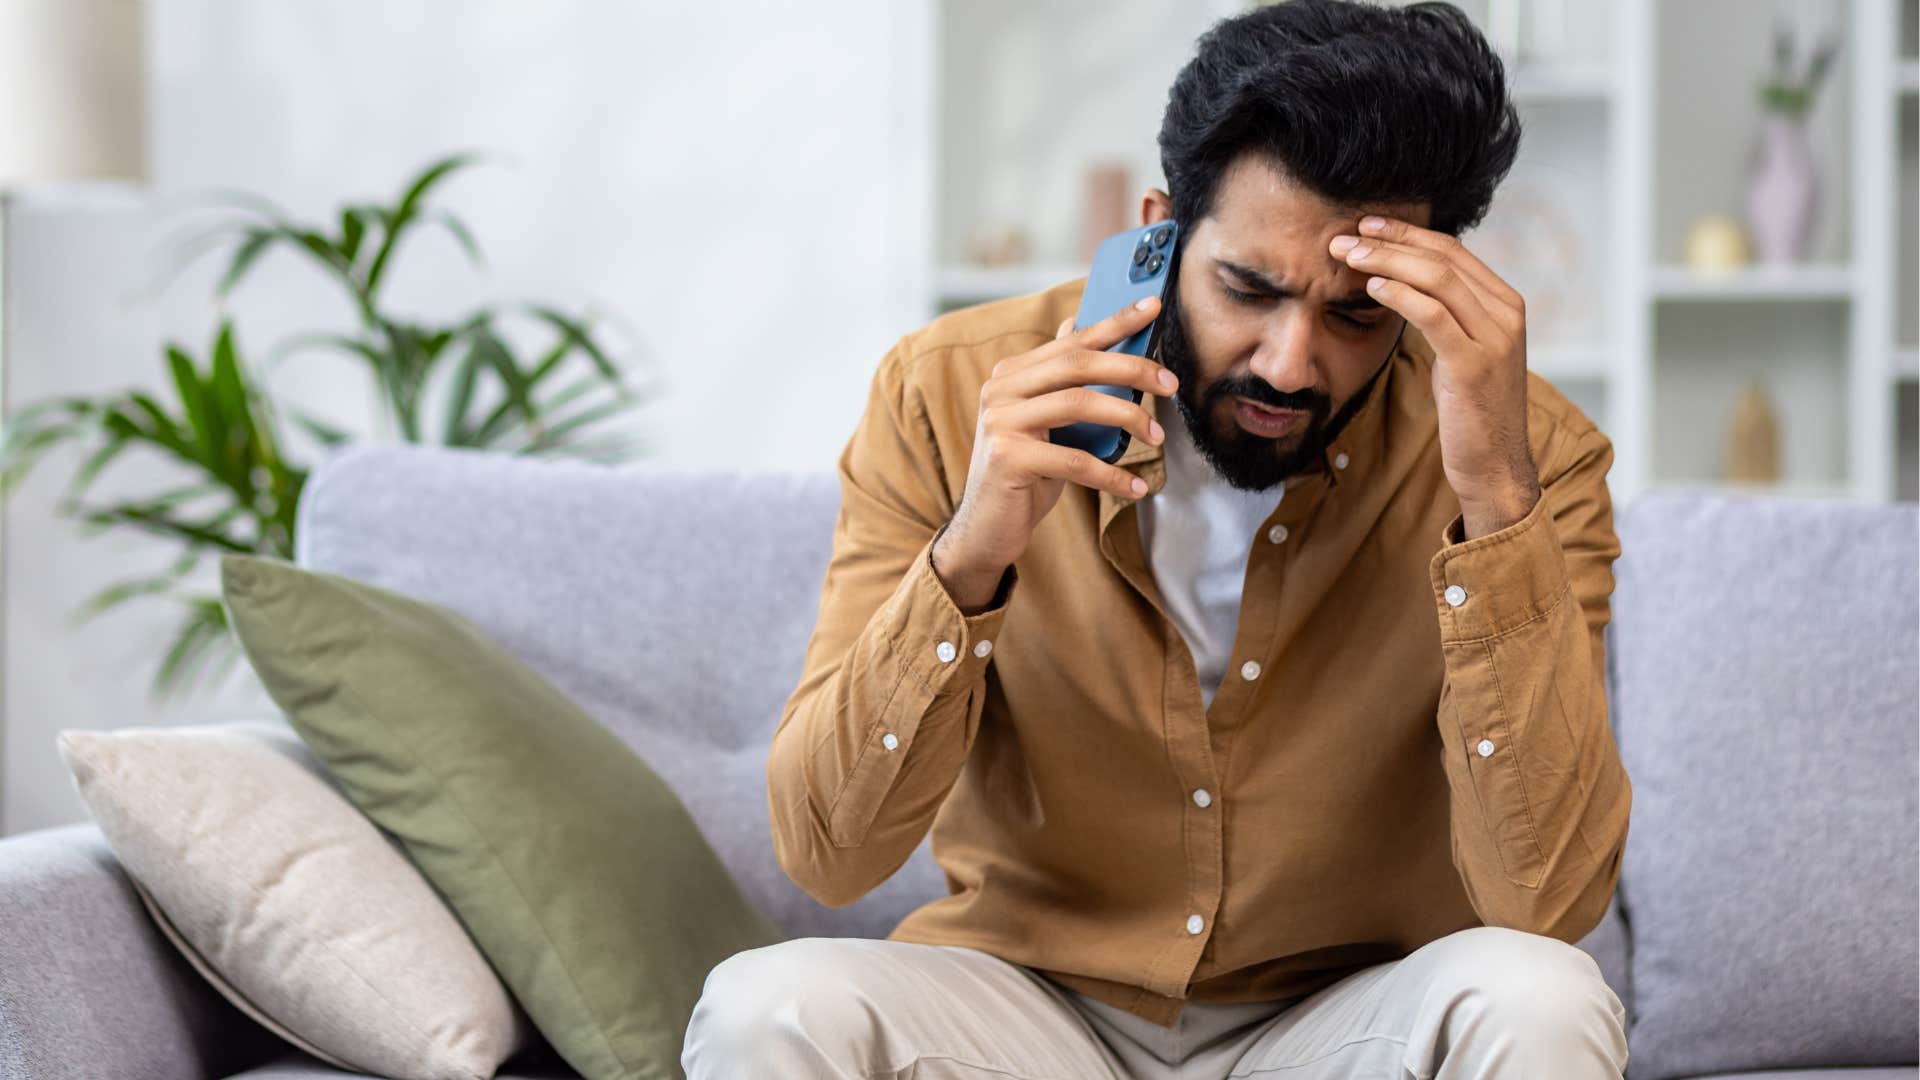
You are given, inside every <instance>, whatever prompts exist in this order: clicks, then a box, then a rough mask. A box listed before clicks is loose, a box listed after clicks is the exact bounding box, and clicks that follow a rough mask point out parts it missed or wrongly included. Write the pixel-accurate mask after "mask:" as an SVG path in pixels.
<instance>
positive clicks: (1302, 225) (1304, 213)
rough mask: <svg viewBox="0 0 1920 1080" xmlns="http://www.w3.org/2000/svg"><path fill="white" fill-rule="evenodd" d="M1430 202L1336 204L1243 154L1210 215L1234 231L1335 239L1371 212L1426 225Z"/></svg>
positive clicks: (1218, 193)
mask: <svg viewBox="0 0 1920 1080" xmlns="http://www.w3.org/2000/svg"><path fill="white" fill-rule="evenodd" d="M1431 212H1432V207H1431V204H1430V203H1428V202H1427V201H1426V200H1416V201H1403V202H1386V201H1379V200H1372V201H1365V202H1336V201H1333V200H1329V199H1327V198H1326V197H1324V196H1322V195H1321V194H1320V193H1318V192H1316V191H1314V190H1312V189H1311V188H1308V187H1306V186H1305V185H1303V184H1301V183H1300V182H1299V181H1297V180H1295V179H1294V178H1293V177H1292V176H1291V175H1289V174H1288V173H1287V172H1286V170H1285V169H1284V168H1282V167H1281V166H1279V165H1277V164H1275V163H1273V162H1271V161H1269V160H1267V159H1266V158H1264V157H1261V156H1259V155H1256V154H1242V155H1241V156H1240V157H1238V158H1236V159H1235V160H1234V161H1233V163H1232V164H1230V165H1228V166H1227V168H1226V169H1225V170H1224V171H1223V172H1222V173H1221V175H1220V182H1219V186H1218V187H1217V188H1215V190H1214V196H1213V200H1212V206H1211V207H1209V209H1208V212H1207V217H1209V218H1213V219H1215V220H1217V221H1219V222H1220V223H1221V224H1223V225H1227V226H1229V227H1231V228H1232V229H1233V230H1234V231H1248V230H1258V231H1260V232H1264V233H1269V234H1271V235H1274V236H1276V237H1310V238H1317V237H1320V236H1323V235H1326V236H1330V235H1332V233H1333V232H1336V231H1352V230H1353V229H1354V228H1355V227H1357V226H1358V224H1359V222H1360V219H1361V218H1362V217H1364V216H1366V215H1367V214H1385V215H1387V216H1389V217H1396V218H1401V219H1404V220H1406V221H1411V222H1413V223H1414V224H1415V225H1422V226H1424V225H1426V224H1427V223H1428V221H1429V220H1430V214H1431Z"/></svg>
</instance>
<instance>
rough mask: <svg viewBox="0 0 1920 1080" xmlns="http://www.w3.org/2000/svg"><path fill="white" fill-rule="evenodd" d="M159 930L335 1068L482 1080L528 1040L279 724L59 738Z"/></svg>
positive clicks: (406, 873) (383, 848) (400, 869)
mask: <svg viewBox="0 0 1920 1080" xmlns="http://www.w3.org/2000/svg"><path fill="white" fill-rule="evenodd" d="M59 750H60V756H61V758H62V759H63V760H64V761H65V762H66V763H67V767H68V768H69V769H70V770H71V771H72V773H73V778H74V783H75V786H76V787H78V788H79V791H80V795H81V798H82V799H83V800H84V801H85V803H86V805H87V808H88V810H89V811H90V812H91V813H92V814H93V817H94V820H95V821H96V822H97V823H98V824H99V826H100V830H101V832H102V834H103V835H105V836H106V838H107V840H108V842H109V843H111V844H112V845H113V851H114V855H115V856H116V857H117V858H118V859H119V860H120V863H121V865H123V866H125V867H126V868H127V871H128V874H129V875H130V876H131V877H132V878H133V882H134V886H135V889H136V892H137V893H138V894H139V896H140V898H141V901H142V902H143V903H144V904H145V905H146V907H147V909H148V911H149V913H150V914H152V915H153V917H154V923H155V925H156V926H158V927H159V929H160V930H161V932H162V933H163V934H165V935H166V937H167V939H168V940H169V941H171V942H172V943H173V944H174V946H175V947H176V948H178V949H180V951H181V953H182V955H184V956H185V957H186V958H187V960H188V962H190V963H191V964H192V965H193V966H194V968H195V969H196V970H198V971H199V972H200V973H201V975H202V976H204V977H205V978H206V979H207V981H208V982H210V983H211V984H212V985H213V986H214V987H215V988H216V989H218V990H219V991H220V992H221V993H222V994H223V995H225V996H226V997H227V999H228V1000H229V1001H231V1002H233V1004H234V1006H235V1007H236V1008H238V1009H239V1010H240V1011H241V1012H243V1013H246V1014H247V1015H248V1016H250V1017H252V1018H253V1019H254V1020H256V1021H258V1022H259V1023H260V1024H262V1025H263V1026H265V1027H266V1028H268V1029H269V1030H271V1031H273V1032H274V1033H275V1034H277V1035H279V1036H281V1037H282V1038H284V1039H286V1040H287V1041H288V1042H290V1043H292V1044H293V1045H295V1046H298V1047H300V1048H301V1049H303V1050H305V1051H307V1052H308V1053H311V1054H313V1055H314V1056H316V1057H318V1058H321V1059H322V1060H324V1061H327V1062H329V1063H330V1064H334V1065H338V1066H340V1067H341V1068H355V1069H363V1070H366V1071H368V1072H374V1073H379V1074H381V1075H384V1076H392V1077H396V1078H410V1080H437V1078H440V1077H484V1076H491V1075H492V1074H493V1072H494V1070H495V1069H496V1068H498V1067H499V1065H500V1063H501V1062H502V1061H503V1060H505V1059H506V1058H507V1056H508V1055H509V1054H511V1053H513V1052H514V1050H515V1049H516V1048H518V1047H520V1046H523V1045H525V1044H526V1043H527V1042H528V1041H529V1038H530V1036H531V1034H532V1033H531V1030H530V1029H529V1028H528V1027H527V1025H526V1017H525V1015H524V1014H523V1013H521V1012H520V1010H519V1009H518V1008H517V1007H516V1006H515V1004H514V1002H513V999H512V997H510V996H509V995H508V993H507V989H506V987H504V986H502V985H501V984H500V980H499V979H498V978H497V977H495V975H494V973H493V971H492V970H491V969H490V968H489V967H488V966H487V961H486V958H485V957H483V956H482V955H481V954H480V951H479V950H478V949H476V948H475V947H474V944H473V941H472V939H470V938H469V937H468V936H467V933H466V931H465V930H464V929H463V928H462V927H461V925H460V922H459V920H458V919H456V918H455V917H454V915H453V913H452V912H450V911H448V910H447V907H446V905H445V904H443V903H442V902H441V901H440V898H439V897H438V896H437V895H435V893H434V891H433V886H432V885H430V884H428V883H427V881H426V879H424V878H422V877H421V876H420V872H419V871H418V870H416V869H415V868H414V866H413V864H412V863H411V862H410V861H408V859H407V857H406V855H405V854H404V853H402V852H401V851H400V850H399V849H398V847H397V845H395V844H394V843H393V841H392V839H391V838H390V837H388V836H387V835H385V834H384V833H382V832H381V831H380V829H379V828H378V827H377V826H375V825H374V824H373V822H371V821H369V820H367V817H366V815H364V814H362V813H361V812H360V811H359V810H358V809H357V808H355V807H354V805H353V804H352V803H351V802H349V801H348V800H347V798H346V796H345V795H343V794H342V793H341V792H340V791H339V790H338V788H337V786H336V785H335V784H334V783H333V782H332V779H331V778H330V777H329V776H328V775H327V773H326V771H325V768H324V766H322V765H321V764H320V762H319V760H318V759H316V758H315V757H314V756H313V754H312V753H311V752H310V751H309V750H308V749H307V748H306V746H305V745H304V744H303V743H301V741H300V739H299V737H298V736H297V735H295V734H294V733H293V731H292V730H290V729H289V728H288V727H287V725H285V724H284V723H279V722H270V721H250V722H244V723H232V724H217V725H200V726H183V727H172V728H159V729H152V728H133V729H128V730H124V731H80V730H70V731H63V732H61V733H60V738H59Z"/></svg>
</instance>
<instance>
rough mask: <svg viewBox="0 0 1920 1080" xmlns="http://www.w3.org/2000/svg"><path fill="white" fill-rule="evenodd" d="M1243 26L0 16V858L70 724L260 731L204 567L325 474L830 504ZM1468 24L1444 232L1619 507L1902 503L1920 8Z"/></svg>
mask: <svg viewBox="0 0 1920 1080" xmlns="http://www.w3.org/2000/svg"><path fill="white" fill-rule="evenodd" d="M1246 6H1247V4H1246V3H1245V2H1244V0H1187V2H1179V3H1175V2H1165V0H1153V2H1148V0H1045V2H1038V3H1036V2H1033V0H1020V2H1015V0H832V2H830V3H825V4H812V5H793V4H784V3H776V2H772V0H766V2H756V0H736V2H735V3H731V4H726V5H688V4H672V5H669V4H654V3H645V4H630V3H618V2H614V0H540V2H535V0H390V2H383V3H375V2H373V0H277V2H275V3H272V4H261V3H257V2H248V0H143V2H136V0H0V432H3V433H4V439H3V440H0V442H3V443H4V446H5V448H6V449H5V455H6V456H5V459H4V462H5V465H6V467H7V468H8V470H9V471H8V475H9V479H10V490H9V492H8V495H7V497H6V499H5V501H4V503H0V834H6V833H13V832H20V831H24V830H28V829H34V828H39V827H42V826H47V825H54V824H61V823H65V822H69V821H78V820H82V819H84V817H85V814H84V811H83V809H82V808H81V805H80V803H79V801H78V799H77V797H76V796H75V795H74V794H73V791H72V787H71V783H70V781H69V780H68V778H67V774H66V771H65V769H64V768H63V767H62V765H61V763H60V762H59V760H58V758H57V756H56V754H55V752H54V749H53V736H54V733H55V732H56V731H58V730H60V729H63V728H69V727H85V728H113V727H123V726H129V725H137V724H153V725H168V724H180V723H196V722H216V721H221V720H226V719H234V718H239V717H243V716H249V715H256V714H257V715H263V716H270V715H277V711H276V710H274V708H273V706H272V705H271V703H270V701H269V700H268V699H267V698H266V697H265V694H264V692H263V691H261V690H260V689H259V687H258V685H257V683H255V682H254V681H253V680H252V678H251V677H250V676H248V675H247V673H246V669H245V665H244V664H239V665H235V664H234V663H233V660H234V658H235V655H236V654H234V653H233V652H232V648H231V646H230V645H229V644H227V643H226V642H225V640H224V627H223V624H222V622H221V616H220V613H219V611H218V606H217V604H212V605H211V606H209V598H210V597H214V596H217V585H216V570H217V555H218V553H219V552H221V551H226V550H249V551H260V552H265V553H270V554H282V555H286V554H290V552H291V550H292V548H291V545H292V543H293V538H294V532H295V530H296V529H297V518H296V517H295V516H294V514H293V508H294V506H295V505H296V504H297V494H298V490H299V485H300V483H302V482H303V481H304V478H305V475H306V473H307V472H308V471H309V470H310V469H311V468H312V467H313V466H314V465H315V464H316V463H317V462H318V461H319V460H321V459H322V458H323V457H324V456H325V455H326V454H328V453H332V452H337V451H338V450H339V449H341V448H344V447H347V446H351V445H352V444H354V443H358V442H368V441H387V440H396V439H408V440H412V441H419V442H431V443H444V444H448V445H455V446H470V447H475V448H480V449H485V450H490V451H497V452H510V453H532V454H546V455H563V456H573V457H578V458H581V459H584V460H594V461H604V462H618V461H654V462H660V463H663V464H670V465H678V466H697V467H715V468H729V469H753V470H762V469H765V470H803V471H811V470H831V469H832V468H833V465H834V461H835V458H836V457H837V456H838V454H839V452H840V450H841V448H842V447H843V446H844V444H845V442H846V439H847V437H848V435H849V434H850V433H851V432H852V429H853V425H854V423H855V422H856V420H857V419H858V417H859V414H860V410H861V408H862V406H863V405H864V403H865V396H866V389H867V384H868V380H869V379H870V377H871V375H872V373H873V369H874V366H875V365H876V364H877V363H878V361H879V359H880V356H881V355H882V354H883V353H884V351H885V350H886V349H887V347H888V346H889V345H890V344H891V343H892V341H893V340H894V339H895V338H897V337H898V336H899V335H901V334H903V333H905V332H907V331H909V330H912V329H914V328H915V327H917V326H919V325H920V324H921V323H923V322H924V321H925V320H927V319H928V318H931V317H932V316H934V315H936V314H938V313H939V312H941V311H945V310H951V309H953V308H956V307H960V306H964V305H967V304H972V303H978V302H981V301H985V300H989V299H993V298H995V297H1000V296H1006V295H1013V294H1018V293H1022V292H1028V291H1032V290H1036V289H1041V288H1045V287H1047V286H1050V285H1053V284H1056V283H1058V282H1060V281H1062V280H1066V279H1068V278H1072V277H1077V276H1079V275H1080V274H1082V273H1083V272H1084V265H1085V260H1086V257H1087V255H1088V254H1089V253H1090V252H1091V246H1092V244H1091V242H1092V241H1093V240H1094V239H1097V238H1098V237H1099V236H1101V235H1104V234H1105V233H1107V232H1111V231H1113V230H1115V229H1118V228H1122V227H1125V226H1126V225H1128V224H1131V223H1133V215H1134V214H1135V213H1136V212H1137V211H1136V207H1137V205H1138V201H1139V196H1140V192H1141V191H1142V190H1143V189H1144V188H1145V187H1147V186H1160V185H1162V184H1163V183H1164V181H1163V180H1162V178H1161V176H1160V170H1159V164H1158V154H1157V150H1156V148H1155V145H1154V136H1155V133H1156V132H1157V130H1158V127H1159V121H1160V111H1161V108H1162V106H1163V103H1164V101H1165V98H1166V93H1167V88H1168V86H1169V84H1170V82H1171V80H1172V78H1173V75H1174V73H1175V72H1176V71H1177V70H1178V68H1179V67H1180V66H1181V65H1182V64H1183V63H1184V62H1185V61H1186V59H1187V58H1188V56H1189V55H1190V54H1191V51H1192V47H1193V42H1194V40H1195V38H1196V37H1197V36H1198V35H1199V34H1200V33H1202V32H1203V31H1204V30H1205V29H1206V28H1207V26H1208V25H1210V24H1211V23H1212V22H1213V21H1214V20H1216V19H1218V18H1221V17H1223V16H1226V15H1231V14H1234V13H1237V12H1239V11H1241V10H1244V9H1245V8H1246ZM1461 6H1462V7H1464V8H1465V9H1466V10H1467V12H1468V13H1469V14H1470V15H1471V16H1472V17H1473V18H1474V19H1475V20H1476V21H1477V22H1478V23H1479V24H1480V25H1481V26H1482V27H1483V29H1484V30H1485V31H1486V32H1487V34H1488V36H1489V38H1490V40H1491V41H1492V42H1493V43H1494V45H1495V47H1496V48H1497V49H1498V50H1499V51H1500V52H1501V54H1502V56H1503V57H1504V58H1505V60H1506V62H1507V64H1508V69H1509V73H1510V75H1511V77H1512V81H1513V91H1514V96H1515V99H1516V102H1517V103H1518V104H1519V106H1520V108H1521V111H1522V114H1523V120H1524V123H1525V125H1526V134H1525V140H1524V145H1523V148H1522V153H1521V159H1520V162H1519V163H1518V165H1517V166H1516V167H1515V169H1514V171H1513V173H1512V174H1511V175H1510V177H1509V179H1508V181H1507V182H1506V184H1505V186H1504V187H1503V188H1502V189H1501V192H1500V194H1499V195H1498V197H1497V199H1496V202H1495V204H1494V208H1493V211H1492V213H1491V214H1490V215H1489V217H1488V219H1487V221H1486V222H1485V223H1483V224H1482V225H1481V226H1480V227H1479V228H1478V229H1476V230H1474V231H1472V232H1470V233H1469V234H1467V235H1466V236H1465V237H1463V239H1465V240H1466V242H1467V243H1468V244H1469V246H1471V247H1473V249H1474V250H1475V251H1476V253H1478V254H1479V255H1481V257H1482V258H1484V259H1486V260H1487V262H1488V263H1489V264H1490V265H1491V266H1492V267H1493V268H1494V269H1495V270H1496V271H1497V272H1499V273H1501V274H1502V276H1504V277H1506V278H1507V279H1508V280H1509V281H1511V282H1512V283H1514V284H1515V286H1516V287H1518V288H1519V289H1520V290H1521V291H1522V292H1523V293H1524V294H1525V295H1526V297H1527V301H1528V309H1529V315H1530V321H1531V324H1530V328H1529V334H1530V336H1529V361H1530V364H1531V366H1532V367H1533V368H1534V369H1535V370H1536V371H1539V372H1540V373H1541V374H1542V375H1544V376H1546V377H1547V378H1549V379H1551V380H1553V381H1554V382H1555V383H1556V384H1557V385H1559V386H1560V387H1561V388H1562V389H1564V390H1565V391H1566V392H1567V393H1568V394H1569V395H1570V396H1572V397H1573V399H1574V400H1575V401H1577V402H1578V403H1579V404H1580V405H1581V406H1582V407H1583V408H1584V409H1586V410H1587V412H1588V413H1589V414H1590V415H1591V416H1593V417H1594V418H1595V419H1596V420H1597V421H1598V422H1599V423H1600V424H1601V426H1602V427H1603V428H1604V429H1605V430H1606V431H1607V432H1608V433H1609V435H1610V436H1611V437H1612V439H1613V441H1614V444H1615V447H1616V454H1617V458H1616V465H1615V469H1614V472H1613V474H1612V476H1611V478H1610V483H1611V486H1612V490H1613V492H1614V496H1615V498H1616V500H1619V501H1625V500H1630V499H1631V498H1633V497H1634V496H1635V495H1636V494H1638V493H1641V492H1644V491H1647V490H1650V489H1654V488H1663V487H1674V486H1686V487H1700V486H1728V487H1738V488H1741V489H1747V490H1767V491H1774V492H1778V493H1783V494H1788V495H1793V496H1798V497H1809V498H1835V499H1854V500H1871V501H1884V500H1892V499H1901V500H1912V499H1914V498H1915V493H1916V484H1917V483H1920V480H1917V477H1920V472H1917V471H1916V458H1917V456H1920V442H1917V441H1916V428H1917V426H1920V416H1917V412H1920V410H1917V409H1916V385H1920V383H1917V380H1920V360H1917V359H1916V357H1917V356H1920V352H1917V351H1916V341H1917V340H1920V334H1917V333H1916V326H1915V311H1916V307H1917V306H1920V276H1917V275H1916V267H1915V249H1916V233H1917V232H1920V223H1917V222H1916V199H1917V196H1916V186H1915V184H1916V182H1915V173H1916V169H1915V157H1916V83H1917V81H1920V76H1917V74H1916V73H1917V72H1920V62H1917V61H1916V59H1915V57H1916V25H1917V23H1920V19H1917V18H1916V12H1915V8H1916V3H1915V2H1914V0H1801V2H1794V3H1785V2H1776V3H1763V2H1755V0H1476V2H1470V3H1463V4H1462V5H1461ZM662 525H663V527H671V523H667V522H663V523H662ZM768 542H769V543H777V542H779V540H778V538H777V537H769V538H768Z"/></svg>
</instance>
